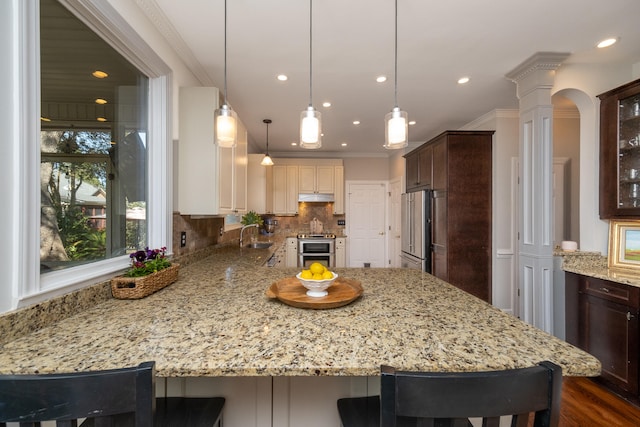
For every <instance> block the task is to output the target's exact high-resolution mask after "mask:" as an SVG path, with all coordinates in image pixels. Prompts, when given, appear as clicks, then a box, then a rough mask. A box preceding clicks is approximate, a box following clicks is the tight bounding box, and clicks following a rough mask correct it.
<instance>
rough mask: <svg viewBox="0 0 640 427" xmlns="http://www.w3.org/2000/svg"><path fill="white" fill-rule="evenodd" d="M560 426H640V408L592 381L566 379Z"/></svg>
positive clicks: (563, 386) (564, 381)
mask: <svg viewBox="0 0 640 427" xmlns="http://www.w3.org/2000/svg"><path fill="white" fill-rule="evenodd" d="M560 426H561V427H577V426H580V427H599V426H603V427H604V426H606V427H617V426H623V427H629V426H640V408H639V407H637V406H634V405H632V404H630V403H629V402H627V401H625V400H624V399H622V398H621V397H619V396H617V395H615V394H613V393H611V392H610V391H608V390H606V389H605V388H603V387H602V386H600V385H598V384H597V383H595V382H594V381H592V380H590V379H588V378H571V377H565V378H563V384H562V408H561V411H560Z"/></svg>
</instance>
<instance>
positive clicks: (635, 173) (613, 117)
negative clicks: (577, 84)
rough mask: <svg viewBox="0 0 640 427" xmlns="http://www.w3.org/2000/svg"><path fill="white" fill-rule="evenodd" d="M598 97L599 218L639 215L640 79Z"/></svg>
mask: <svg viewBox="0 0 640 427" xmlns="http://www.w3.org/2000/svg"><path fill="white" fill-rule="evenodd" d="M598 98H600V218H602V219H615V218H619V219H633V218H640V80H636V81H633V82H631V83H628V84H626V85H624V86H621V87H619V88H616V89H613V90H610V91H608V92H605V93H603V94H601V95H598Z"/></svg>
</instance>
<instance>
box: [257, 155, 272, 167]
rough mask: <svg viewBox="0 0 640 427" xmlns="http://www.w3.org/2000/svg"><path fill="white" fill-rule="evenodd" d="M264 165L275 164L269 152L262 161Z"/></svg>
mask: <svg viewBox="0 0 640 427" xmlns="http://www.w3.org/2000/svg"><path fill="white" fill-rule="evenodd" d="M260 164H261V165H262V166H273V160H271V157H269V153H266V154H265V155H264V157H263V158H262V161H261V162H260Z"/></svg>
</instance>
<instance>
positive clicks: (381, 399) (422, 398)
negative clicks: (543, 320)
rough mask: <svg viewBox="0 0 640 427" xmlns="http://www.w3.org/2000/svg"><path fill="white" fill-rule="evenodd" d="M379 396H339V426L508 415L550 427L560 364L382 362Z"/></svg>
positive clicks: (385, 426)
mask: <svg viewBox="0 0 640 427" xmlns="http://www.w3.org/2000/svg"><path fill="white" fill-rule="evenodd" d="M381 374H382V377H381V382H380V396H370V397H355V398H345V399H339V400H338V413H339V414H340V420H341V422H342V425H343V426H344V427H380V426H382V427H391V426H394V427H395V426H416V425H420V426H471V424H470V423H469V418H483V424H482V425H486V426H498V425H500V424H499V423H500V417H501V416H512V417H513V418H512V420H513V423H512V424H511V425H512V426H521V425H524V426H526V425H527V421H528V420H529V415H530V414H531V413H535V418H534V424H533V426H534V427H542V426H548V427H555V426H557V425H558V422H559V418H560V401H561V391H562V369H561V368H560V367H559V366H557V365H555V364H553V363H551V362H541V363H540V364H539V365H537V366H534V367H530V368H521V369H509V370H503V371H489V372H454V373H449V372H437V373H431V372H406V371H405V372H403V371H396V370H395V369H394V368H392V367H389V366H382V367H381Z"/></svg>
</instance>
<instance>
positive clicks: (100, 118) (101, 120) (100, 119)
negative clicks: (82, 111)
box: [96, 117, 107, 122]
mask: <svg viewBox="0 0 640 427" xmlns="http://www.w3.org/2000/svg"><path fill="white" fill-rule="evenodd" d="M96 120H97V121H99V122H106V121H107V119H105V118H104V117H98V118H97V119H96Z"/></svg>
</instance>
